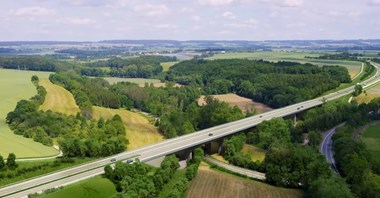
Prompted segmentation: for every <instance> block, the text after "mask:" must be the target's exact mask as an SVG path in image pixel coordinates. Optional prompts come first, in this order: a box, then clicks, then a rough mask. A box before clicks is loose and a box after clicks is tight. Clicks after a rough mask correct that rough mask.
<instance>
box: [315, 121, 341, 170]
mask: <svg viewBox="0 0 380 198" xmlns="http://www.w3.org/2000/svg"><path fill="white" fill-rule="evenodd" d="M342 125H344V123H343V124H340V125H338V126H336V127H334V128H332V129H330V130H328V131H326V132H324V133H323V141H322V143H321V145H320V146H319V152H321V153H322V154H323V155H325V156H326V159H327V161H328V162H329V164H330V166H331V168H332V169H333V170H334V171H335V173H338V174H339V171H338V169H337V168H336V165H335V160H334V153H333V151H332V139H331V138H332V136H334V134H335V131H336V129H337V128H338V127H340V126H342Z"/></svg>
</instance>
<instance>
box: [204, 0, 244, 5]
mask: <svg viewBox="0 0 380 198" xmlns="http://www.w3.org/2000/svg"><path fill="white" fill-rule="evenodd" d="M234 2H237V0H198V3H200V4H202V5H211V6H224V5H230V4H232V3H234Z"/></svg>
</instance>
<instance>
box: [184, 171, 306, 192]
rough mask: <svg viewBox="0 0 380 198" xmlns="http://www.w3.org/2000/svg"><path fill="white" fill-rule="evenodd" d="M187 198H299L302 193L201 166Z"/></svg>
mask: <svg viewBox="0 0 380 198" xmlns="http://www.w3.org/2000/svg"><path fill="white" fill-rule="evenodd" d="M186 197H187V198H203V197H207V198H231V197H233V198H255V197H257V198H263V197H264V198H275V197H276V198H277V197H278V198H280V197H281V198H300V197H302V192H301V191H300V190H295V189H285V188H279V187H275V186H271V185H268V184H264V183H261V182H257V181H253V180H249V179H245V178H240V177H238V176H234V175H231V174H228V173H223V172H219V171H215V170H212V169H209V168H208V167H206V166H204V165H201V166H200V167H199V169H198V175H197V177H195V178H194V179H193V181H192V182H191V183H190V186H189V188H188V190H187V196H186Z"/></svg>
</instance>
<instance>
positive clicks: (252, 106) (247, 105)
mask: <svg viewBox="0 0 380 198" xmlns="http://www.w3.org/2000/svg"><path fill="white" fill-rule="evenodd" d="M212 96H213V97H214V98H216V99H218V100H219V101H223V102H226V103H228V104H229V105H230V106H235V105H236V106H237V107H239V109H240V110H241V111H242V112H243V113H247V112H250V111H254V112H255V114H260V113H264V112H267V111H270V110H272V109H271V108H270V107H268V106H266V105H264V104H261V103H258V102H254V101H252V100H251V99H249V98H244V97H241V96H238V95H236V94H220V95H212ZM198 104H199V105H204V104H206V102H205V96H201V97H200V98H199V99H198Z"/></svg>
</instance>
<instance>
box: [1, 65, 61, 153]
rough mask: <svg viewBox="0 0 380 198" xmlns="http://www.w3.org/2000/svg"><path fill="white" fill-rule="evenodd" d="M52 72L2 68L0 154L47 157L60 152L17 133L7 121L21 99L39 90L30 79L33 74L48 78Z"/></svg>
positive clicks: (27, 97)
mask: <svg viewBox="0 0 380 198" xmlns="http://www.w3.org/2000/svg"><path fill="white" fill-rule="evenodd" d="M49 74H50V73H47V72H31V71H18V70H5V69H0V86H2V87H1V93H0V98H2V99H1V102H0V141H1V144H0V154H1V155H2V156H5V157H6V156H7V155H8V153H11V152H14V153H15V154H16V156H17V158H30V157H45V156H53V155H56V154H58V151H57V150H56V149H54V148H52V147H47V146H43V145H42V144H40V143H37V142H34V141H33V140H32V139H27V138H24V137H22V136H18V135H15V134H14V133H13V132H12V131H11V130H10V129H9V127H8V125H7V124H6V123H5V117H6V116H7V114H8V112H10V111H13V110H14V108H15V107H16V104H17V102H18V101H20V100H21V99H29V98H30V97H32V96H34V95H35V94H36V93H37V91H36V88H35V87H34V86H33V84H32V83H31V81H30V79H31V77H32V76H33V75H37V76H39V77H40V78H47V77H48V76H49Z"/></svg>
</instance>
